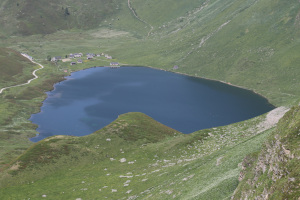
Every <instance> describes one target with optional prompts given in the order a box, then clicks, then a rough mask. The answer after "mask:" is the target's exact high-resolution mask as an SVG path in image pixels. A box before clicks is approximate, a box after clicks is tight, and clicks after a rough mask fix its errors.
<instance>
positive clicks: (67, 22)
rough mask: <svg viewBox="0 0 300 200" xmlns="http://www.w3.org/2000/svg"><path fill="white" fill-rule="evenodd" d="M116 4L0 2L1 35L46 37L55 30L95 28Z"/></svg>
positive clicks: (77, 0) (107, 2)
mask: <svg viewBox="0 0 300 200" xmlns="http://www.w3.org/2000/svg"><path fill="white" fill-rule="evenodd" d="M115 2H116V1H109V0H101V1H95V0H93V1H91V0H90V1H87V2H85V3H82V1H79V0H75V1H68V0H63V1H58V0H52V1H47V0H41V1H32V0H29V1H17V0H10V1H7V0H1V1H0V10H1V12H0V17H1V19H0V26H1V27H2V28H1V30H0V32H2V33H3V35H7V34H14V35H19V34H21V35H32V34H49V33H54V32H56V31H58V30H70V29H74V28H79V29H83V30H84V29H91V28H96V27H97V26H98V25H99V24H100V23H101V22H102V21H104V20H105V19H106V18H107V17H109V16H110V15H112V14H114V13H115V12H117V11H118V10H117V9H118V4H117V3H115Z"/></svg>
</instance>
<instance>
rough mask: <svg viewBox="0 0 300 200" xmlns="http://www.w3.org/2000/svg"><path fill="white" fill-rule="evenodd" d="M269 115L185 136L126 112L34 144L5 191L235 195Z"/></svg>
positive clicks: (33, 195) (5, 179)
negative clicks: (92, 128)
mask: <svg viewBox="0 0 300 200" xmlns="http://www.w3.org/2000/svg"><path fill="white" fill-rule="evenodd" d="M264 119H265V117H259V118H256V119H252V120H249V121H247V122H246V123H245V122H242V123H237V124H234V125H230V126H228V127H219V128H214V129H209V130H203V131H199V132H196V133H193V134H190V135H184V134H181V133H179V132H177V131H175V130H172V129H170V128H168V127H166V126H164V125H161V124H159V123H158V122H156V121H154V120H153V119H151V118H150V117H148V116H146V115H144V114H141V113H128V114H124V115H121V116H119V118H118V119H117V120H116V121H114V122H113V123H111V124H110V125H108V126H107V127H105V128H103V129H102V130H99V131H97V132H95V133H93V134H91V135H88V136H85V137H71V136H54V137H51V138H48V139H45V140H43V141H40V142H38V143H36V144H34V145H33V146H32V147H30V148H29V149H28V150H27V151H26V152H25V153H24V154H22V155H21V156H20V157H19V158H18V159H17V160H16V161H15V162H14V163H12V164H11V165H10V167H9V170H8V171H7V173H2V179H1V181H0V183H1V189H0V196H1V197H2V198H4V199H19V198H30V199H40V198H41V197H42V195H46V196H47V199H57V198H64V199H76V198H82V199H86V198H87V199H97V198H105V197H107V198H108V199H128V198H135V199H145V198H148V199H170V198H174V199H229V198H230V196H231V194H232V193H233V191H234V190H235V188H236V186H237V184H238V175H239V171H240V167H239V163H240V162H241V159H243V157H245V156H246V155H247V154H249V153H252V152H256V151H258V150H259V149H260V146H261V144H262V142H263V141H264V139H265V138H266V136H268V134H269V131H266V132H261V131H262V130H263V129H261V127H260V128H258V127H257V123H259V122H260V121H264ZM254 130H255V131H254ZM258 133H260V134H258Z"/></svg>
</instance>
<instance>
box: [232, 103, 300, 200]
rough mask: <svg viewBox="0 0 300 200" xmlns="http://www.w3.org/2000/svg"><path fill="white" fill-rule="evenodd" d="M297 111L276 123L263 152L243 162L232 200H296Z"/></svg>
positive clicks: (298, 194) (299, 155) (298, 182)
mask: <svg viewBox="0 0 300 200" xmlns="http://www.w3.org/2000/svg"><path fill="white" fill-rule="evenodd" d="M299 137H300V107H299V106H298V107H294V108H292V109H291V110H290V111H289V112H288V113H287V114H286V115H285V116H284V117H283V118H282V119H281V120H280V122H279V123H278V126H277V128H276V130H275V131H273V133H272V134H271V135H270V137H269V139H268V140H267V141H266V143H265V144H264V146H263V148H262V150H261V151H260V152H257V153H253V154H251V155H248V156H247V157H246V158H245V159H244V161H243V170H242V172H241V173H240V177H239V180H240V183H239V186H238V188H237V189H236V191H235V194H234V196H233V198H232V199H257V200H263V199H299V197H300V190H299V186H300V174H299V163H300V161H299V160H300V142H299Z"/></svg>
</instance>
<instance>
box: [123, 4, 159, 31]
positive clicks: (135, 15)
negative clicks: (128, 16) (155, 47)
mask: <svg viewBox="0 0 300 200" xmlns="http://www.w3.org/2000/svg"><path fill="white" fill-rule="evenodd" d="M128 8H129V10H131V12H132V14H133V15H134V17H135V18H137V19H138V20H139V21H141V22H143V23H144V24H146V25H147V26H150V31H149V32H148V35H147V36H148V37H149V36H150V34H151V32H152V30H153V29H154V27H153V26H152V25H151V24H149V23H148V22H146V21H145V20H142V19H141V18H139V17H138V16H137V14H136V12H135V11H134V9H133V8H132V7H131V4H130V0H128Z"/></svg>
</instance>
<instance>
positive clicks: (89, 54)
mask: <svg viewBox="0 0 300 200" xmlns="http://www.w3.org/2000/svg"><path fill="white" fill-rule="evenodd" d="M101 56H104V57H105V58H106V59H112V56H110V55H108V54H104V53H101V54H94V53H86V59H87V60H91V59H93V58H94V57H101ZM81 57H83V53H74V54H73V53H71V54H69V55H68V56H66V58H65V59H63V58H62V57H61V56H55V57H52V58H51V61H52V62H57V61H59V60H62V61H63V62H67V61H71V63H70V65H76V64H77V63H83V61H82V59H80V58H81ZM75 58H79V59H78V60H77V61H76V62H74V61H72V60H71V59H75ZM118 65H119V63H117V62H111V63H110V66H118Z"/></svg>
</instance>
